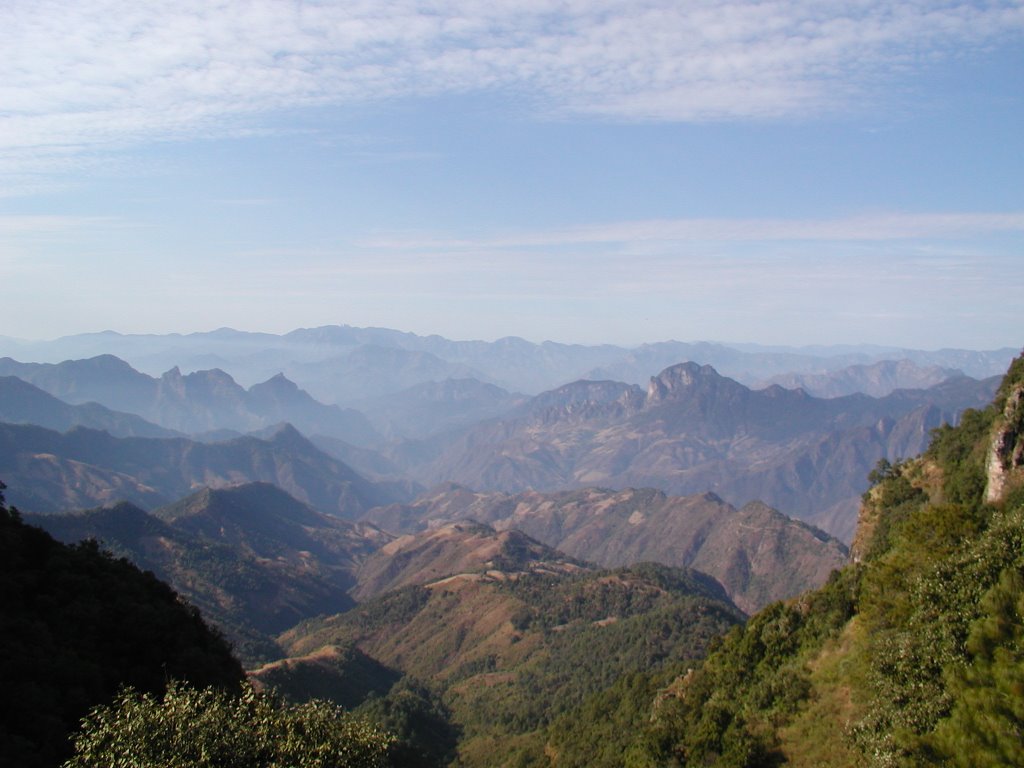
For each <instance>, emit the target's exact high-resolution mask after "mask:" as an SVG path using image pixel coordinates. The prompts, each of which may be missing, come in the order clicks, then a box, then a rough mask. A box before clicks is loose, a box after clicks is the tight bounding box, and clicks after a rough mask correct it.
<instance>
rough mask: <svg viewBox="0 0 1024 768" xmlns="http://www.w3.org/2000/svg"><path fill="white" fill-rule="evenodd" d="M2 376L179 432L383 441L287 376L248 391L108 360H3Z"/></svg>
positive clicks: (200, 376)
mask: <svg viewBox="0 0 1024 768" xmlns="http://www.w3.org/2000/svg"><path fill="white" fill-rule="evenodd" d="M0 376H16V377H18V378H20V379H22V380H24V381H27V382H29V383H31V384H34V385H35V386H37V387H39V388H40V389H42V390H44V391H46V392H49V393H50V394H51V395H53V396H54V397H57V398H60V399H62V400H64V401H65V402H67V403H71V404H78V403H84V402H89V401H93V402H96V403H100V404H102V405H105V406H107V407H108V408H117V409H118V410H121V411H128V412H130V413H134V414H137V415H139V416H142V417H143V418H145V419H148V420H149V421H152V422H154V423H155V424H159V425H161V426H163V427H166V428H167V429H169V430H173V431H176V432H178V433H185V434H197V433H203V432H208V431H211V430H236V431H238V432H250V431H253V430H257V429H261V428H263V427H267V426H270V425H272V424H277V423H280V422H285V421H287V422H290V423H292V424H294V425H295V426H296V427H298V428H299V429H301V430H303V431H306V432H310V433H312V432H317V433H320V434H324V435H328V436H332V437H337V438H342V439H345V440H347V441H348V442H350V443H354V444H357V445H369V444H376V443H379V442H380V440H381V438H380V436H379V435H378V434H377V433H376V432H375V431H374V429H373V427H372V426H370V423H369V422H368V421H367V420H366V418H365V417H364V416H363V415H362V414H361V413H359V412H358V411H354V410H352V409H342V408H339V407H338V406H336V405H324V404H323V403H319V402H317V401H316V400H314V399H313V398H312V397H311V396H310V395H309V393H307V392H305V391H303V390H302V389H300V388H299V387H298V386H297V385H296V384H295V383H294V382H292V381H290V380H289V379H288V378H286V377H285V376H284V375H283V374H281V373H278V374H276V375H275V376H272V377H271V378H269V379H268V380H266V381H264V382H262V383H259V384H254V385H253V386H251V387H250V388H249V389H248V390H246V389H244V388H243V387H241V386H240V385H239V384H237V383H236V382H235V380H234V379H233V378H232V377H231V376H230V375H229V374H227V373H225V372H224V371H222V370H220V369H217V368H214V369H210V370H201V371H196V372H194V373H190V374H187V375H183V374H182V373H181V370H180V369H179V368H178V366H174V367H173V368H171V369H170V370H168V371H166V372H165V373H164V374H163V375H162V376H160V378H153V377H151V376H147V375H146V374H144V373H140V372H139V371H137V370H135V369H134V368H132V367H131V366H130V365H129V364H128V363H126V362H125V361H124V360H121V359H119V358H117V357H114V356H113V355H109V354H107V355H99V356H97V357H93V358H88V359H84V360H65V361H64V362H61V363H56V364H49V363H19V362H17V361H16V360H12V359H11V358H2V359H0Z"/></svg>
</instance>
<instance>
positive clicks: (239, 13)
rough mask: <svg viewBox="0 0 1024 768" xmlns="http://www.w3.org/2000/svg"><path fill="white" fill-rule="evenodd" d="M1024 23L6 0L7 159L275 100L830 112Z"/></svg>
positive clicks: (970, 6) (716, 3)
mask: <svg viewBox="0 0 1024 768" xmlns="http://www.w3.org/2000/svg"><path fill="white" fill-rule="evenodd" d="M1022 29H1024V7H1022V5H1021V3H1020V2H1016V1H1014V0H1003V1H1000V0H988V1H985V2H956V1H955V0H954V1H953V2H950V1H949V0H919V1H918V2H913V3H895V2H889V1H883V0H862V1H861V2H856V3H852V2H851V3H820V2H815V1H814V0H774V1H772V2H761V3H751V2H735V1H734V0H631V1H630V2H621V1H620V2H617V1H615V0H587V2H583V1H582V0H495V1H494V2H489V3H482V2H476V1H475V0H435V1H434V2H431V3H422V2H416V1H415V0H390V1H389V0H383V1H381V2H370V1H369V0H350V1H349V2H344V3H334V2H326V3H306V2H297V0H244V1H243V0H224V2H218V3H209V2H206V0H181V2H176V3H164V4H157V3H139V2H129V1H128V0H83V2H77V3H66V2H57V1H56V0H50V1H49V2H47V1H46V0H43V1H42V2H32V3H29V2H24V1H23V0H14V2H10V3H6V4H4V6H3V7H2V8H0V50H3V51H4V55H3V57H0V168H2V169H4V170H6V171H8V172H11V171H12V170H16V169H18V168H20V167H24V166H26V165H29V166H44V167H45V166H48V165H49V166H54V167H59V166H60V165H62V164H66V163H67V162H69V160H68V158H69V157H74V156H77V155H80V154H87V153H89V152H96V151H100V150H104V149H107V148H117V147H120V146H123V145H124V144H126V143H131V142H135V141H142V140H151V139H168V138H176V137H192V136H211V135H230V134H231V133H232V132H235V131H240V130H247V129H249V128H251V127H252V126H253V125H254V124H255V125H258V123H259V120H258V116H259V115H260V114H262V113H267V112H272V111H275V110H280V109H290V108H296V107H303V106H309V105H331V104H333V105H337V104H348V103H356V102H367V101H375V100H380V99H390V98H395V97H401V96H407V95H418V96H422V95H430V94H438V93H452V92H477V91H487V90H491V89H504V90H514V91H516V92H518V93H520V94H522V95H524V96H525V101H526V102H527V103H529V104H532V105H533V108H534V109H536V110H538V111H541V112H544V113H546V114H556V115H571V114H581V113H582V114H593V115H600V116H605V117H611V118H617V119H627V120H672V121H694V120H717V119H750V118H766V117H769V118H770V117H779V116H792V115H808V114H819V113H821V112H823V111H832V110H835V109H838V108H841V107H842V106H843V105H844V104H846V103H848V102H849V100H850V99H856V98H859V97H860V96H861V95H863V94H865V93H870V92H872V91H873V89H874V88H876V87H877V86H878V85H879V83H880V82H882V81H883V80H884V79H885V78H886V77H887V76H888V75H889V74H890V73H891V72H893V71H894V70H898V69H901V68H913V67H916V66H918V65H919V64H920V63H921V62H926V61H928V60H930V59H932V58H934V57H942V56H945V55H948V52H949V51H957V50H961V51H962V50H967V49H969V48H970V47H971V46H978V45H985V44H988V43H990V42H992V41H993V40H995V39H997V38H999V37H1001V36H1006V35H1019V34H1020V33H1021V31H1022Z"/></svg>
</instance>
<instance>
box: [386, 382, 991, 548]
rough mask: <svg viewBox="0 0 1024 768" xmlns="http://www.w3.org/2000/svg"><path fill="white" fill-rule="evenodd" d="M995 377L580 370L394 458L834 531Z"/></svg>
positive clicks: (437, 472)
mask: <svg viewBox="0 0 1024 768" xmlns="http://www.w3.org/2000/svg"><path fill="white" fill-rule="evenodd" d="M997 385H998V379H997V378H995V377H993V378H992V379H988V380H985V381H977V380H974V379H970V378H967V377H959V378H956V379H950V380H948V381H946V382H943V383H942V384H940V385H938V386H936V387H933V388H931V389H928V390H898V391H896V392H893V393H891V394H890V395H888V396H886V397H885V398H871V397H868V396H866V395H849V396H846V397H842V398H832V399H822V398H813V397H811V396H810V395H808V394H806V393H805V392H802V391H800V390H786V389H783V388H782V387H779V386H772V387H769V388H768V389H764V390H751V389H749V388H747V387H746V386H744V385H742V384H740V383H739V382H736V381H734V380H732V379H730V378H728V377H724V376H721V375H720V374H719V373H718V372H717V371H715V370H714V368H712V367H711V366H706V365H705V366H701V365H698V364H696V363H692V362H690V363H682V364H679V365H675V366H672V367H670V368H667V369H665V370H664V371H662V372H661V373H660V374H658V375H657V376H654V377H651V379H650V381H649V384H648V388H647V391H646V393H645V392H644V391H643V390H641V389H640V388H639V387H636V386H635V385H628V384H623V383H618V382H593V381H580V382H575V383H573V384H569V385H565V386H563V387H560V388H558V389H556V390H553V391H551V392H546V393H543V394H541V395H539V396H537V397H535V398H532V399H531V400H529V401H527V402H526V403H524V404H523V405H522V406H520V407H518V408H517V409H515V410H513V411H511V412H510V413H508V414H507V415H506V416H505V417H502V418H499V419H495V420H491V421H488V422H484V423H481V424H480V425H478V426H477V427H475V428H473V429H471V430H468V431H467V432H465V433H463V434H462V435H461V436H458V437H456V438H454V439H452V440H451V441H449V442H448V443H446V444H444V445H441V446H437V447H435V448H434V449H433V452H430V453H426V454H424V455H423V456H422V457H417V456H416V455H415V454H410V455H409V456H407V457H406V456H401V455H397V454H396V456H395V458H396V460H397V459H401V461H403V462H404V463H405V466H406V468H407V471H409V472H410V474H412V475H413V476H414V477H415V478H416V479H417V480H419V481H420V482H421V483H422V484H423V485H424V486H427V487H431V486H434V485H437V484H439V483H442V482H456V483H459V484H461V485H465V486H467V487H470V488H479V489H489V490H499V491H505V492H509V493H515V492H519V491H523V490H527V489H533V490H539V491H555V490H562V489H572V488H580V487H585V486H601V487H609V488H627V487H654V488H659V489H661V490H663V491H665V492H666V493H671V494H675V495H687V494H693V493H702V492H705V491H708V490H711V491H713V492H714V493H716V494H718V495H719V496H721V497H723V498H725V499H726V500H727V501H730V502H731V503H733V504H737V505H742V504H745V503H746V502H747V501H749V500H751V499H761V500H763V501H765V502H766V503H768V504H769V505H771V506H773V507H775V508H778V509H784V510H785V511H786V512H787V513H788V514H792V515H795V516H797V517H800V518H802V519H805V520H808V521H809V522H812V523H814V524H815V525H818V526H819V527H821V528H824V529H825V530H828V531H830V532H832V533H834V534H836V535H838V536H840V537H842V538H849V537H850V536H852V532H853V527H854V525H855V521H856V510H857V505H858V503H859V496H860V494H861V493H862V492H863V491H864V490H865V488H866V477H867V474H868V472H869V471H870V469H871V468H872V467H873V466H874V464H875V463H876V462H877V461H878V459H880V458H889V459H890V460H892V459H894V458H897V457H900V456H911V455H916V454H917V453H918V452H920V450H922V449H923V448H924V446H925V445H927V440H928V434H929V430H930V429H932V428H934V427H937V426H939V425H940V424H941V423H943V422H953V421H955V419H956V416H957V414H958V413H960V412H961V411H962V410H963V409H964V408H967V407H972V406H978V405H983V404H984V403H986V402H988V401H989V400H990V399H991V397H992V393H993V392H994V391H995V388H996V386H997Z"/></svg>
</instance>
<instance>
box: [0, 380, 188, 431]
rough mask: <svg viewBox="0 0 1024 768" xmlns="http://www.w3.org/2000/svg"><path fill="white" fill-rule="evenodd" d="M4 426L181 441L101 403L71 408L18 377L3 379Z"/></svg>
mask: <svg viewBox="0 0 1024 768" xmlns="http://www.w3.org/2000/svg"><path fill="white" fill-rule="evenodd" d="M0 422H7V423H8V424H35V425H37V426H40V427H46V428H47V429H54V430H57V431H58V432H66V431H67V430H69V429H71V428H72V427H89V428H91V429H102V430H105V431H107V432H109V433H110V434H112V435H114V436H116V437H180V434H179V433H177V432H175V431H173V430H170V429H165V428H163V427H160V426H157V425H156V424H152V423H150V422H148V421H146V420H145V419H143V418H142V417H140V416H136V415H135V414H131V413H122V412H119V411H114V410H111V409H109V408H106V407H105V406H102V405H100V404H99V403H90V402H86V403H83V404H81V405H69V404H68V403H65V402H63V401H62V400H58V399H57V398H56V397H54V396H53V395H51V394H49V393H47V392H44V391H43V390H42V389H40V388H39V387H35V386H33V385H32V384H29V383H28V382H27V381H22V380H21V379H19V378H18V377H16V376H0Z"/></svg>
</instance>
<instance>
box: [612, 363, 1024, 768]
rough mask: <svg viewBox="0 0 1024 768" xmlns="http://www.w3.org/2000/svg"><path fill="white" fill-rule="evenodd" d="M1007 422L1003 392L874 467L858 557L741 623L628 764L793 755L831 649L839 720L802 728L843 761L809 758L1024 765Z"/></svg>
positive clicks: (1023, 576) (1020, 623) (1020, 506)
mask: <svg viewBox="0 0 1024 768" xmlns="http://www.w3.org/2000/svg"><path fill="white" fill-rule="evenodd" d="M1022 360H1024V358H1018V360H1017V361H1015V362H1014V365H1013V366H1012V367H1011V373H1010V374H1009V375H1008V376H1007V380H1006V381H1004V384H1003V387H1002V388H1001V389H1000V397H1001V398H1002V399H1003V400H1004V401H1005V400H1006V398H1008V397H1009V396H1010V394H1011V392H1012V391H1013V390H1012V387H1011V386H1009V385H1008V383H1007V382H1009V381H1010V380H1011V379H1012V378H1013V377H1014V376H1016V380H1015V382H1013V386H1014V387H1019V386H1020V383H1021V382H1022V381H1024V362H1022ZM1001 418H1002V417H1001V410H1000V407H999V403H998V402H997V403H996V404H995V406H993V407H989V408H987V409H984V410H981V411H968V412H966V413H965V414H964V415H963V417H962V419H961V423H960V425H959V426H957V427H942V428H940V429H938V430H935V431H934V433H933V441H932V444H931V447H930V448H929V449H928V451H927V452H926V454H925V456H924V457H923V458H922V459H920V460H914V461H909V462H896V463H893V464H890V463H889V462H883V463H880V464H879V466H878V467H876V470H875V471H874V472H873V473H872V475H871V481H872V482H873V483H874V484H875V487H874V488H873V489H872V490H871V491H870V492H869V493H868V494H866V495H865V504H866V505H868V508H869V511H873V512H876V513H877V515H876V516H874V517H871V518H870V519H871V520H872V524H873V528H872V530H873V535H872V538H871V540H870V541H868V542H867V544H866V553H867V554H866V556H865V557H864V558H863V564H862V565H850V566H847V568H845V569H844V570H843V571H842V572H840V573H839V574H838V575H835V576H834V577H833V579H832V580H831V581H830V582H829V584H828V585H826V586H825V587H824V588H823V589H821V590H819V591H817V592H815V593H812V594H811V595H809V596H805V597H804V598H801V599H800V600H799V601H794V602H792V603H790V604H788V605H775V606H770V607H768V608H767V609H765V610H764V611H762V612H761V613H759V614H757V615H756V616H754V617H752V618H751V620H750V621H749V622H748V624H747V625H746V626H745V627H743V628H742V629H736V630H733V632H732V633H730V635H729V636H728V637H727V638H726V639H725V640H724V642H723V643H722V644H721V646H720V648H718V649H717V650H716V651H715V652H714V653H712V654H710V655H709V657H708V658H707V659H706V660H705V662H704V663H703V665H702V666H701V667H700V668H698V669H697V670H696V671H693V672H691V673H690V674H689V675H687V676H686V677H684V678H683V679H681V680H680V681H677V682H676V683H674V684H673V685H672V686H669V688H668V691H667V693H666V694H664V695H663V700H662V703H661V704H660V706H659V707H658V709H657V712H658V716H657V717H656V719H655V721H654V724H653V726H652V727H651V728H649V729H647V731H646V732H645V733H644V735H643V737H642V738H641V739H640V740H639V741H638V742H637V744H636V745H634V747H633V749H632V750H631V752H630V753H629V754H630V757H631V761H632V762H631V764H632V765H634V766H655V765H687V766H690V765H717V766H761V765H771V764H772V763H773V761H775V760H782V759H785V758H787V757H788V756H789V754H788V753H787V752H786V747H787V744H786V743H785V741H784V739H785V738H786V737H785V732H786V729H787V728H789V727H790V726H792V725H793V724H794V723H795V722H796V721H797V719H798V718H800V717H802V716H803V713H805V712H821V711H822V710H815V709H813V706H812V705H813V703H814V701H815V700H816V698H817V697H818V696H819V694H821V693H822V691H823V689H819V688H816V687H815V686H816V685H817V684H818V682H816V681H818V680H819V679H818V678H816V677H815V673H814V665H815V664H817V663H819V662H820V661H821V660H822V659H823V658H825V654H826V653H828V654H831V656H829V657H828V658H830V659H835V658H836V657H837V656H838V657H839V658H841V664H837V663H836V662H835V661H832V662H830V663H832V664H833V667H831V668H836V669H837V668H839V667H841V668H842V670H843V672H842V680H841V684H842V686H843V687H844V693H843V696H842V697H841V698H842V699H843V701H844V702H845V704H844V706H845V709H844V711H843V719H842V720H839V719H836V720H835V721H833V722H831V723H829V724H828V725H827V727H824V728H822V727H821V725H820V724H814V727H813V728H812V727H810V726H808V725H807V724H806V720H803V721H801V722H803V723H804V724H805V725H804V726H803V727H802V728H800V729H798V731H796V732H799V733H801V734H803V735H805V736H806V735H810V734H813V736H814V737H815V738H819V739H829V740H832V741H835V742H836V743H837V744H838V743H841V744H842V745H843V749H842V750H834V751H835V753H836V755H837V756H836V758H835V759H836V763H832V762H829V758H828V757H825V762H822V756H823V755H826V756H827V755H828V750H827V748H826V749H821V748H818V749H815V750H804V753H805V754H813V755H815V756H816V762H815V763H814V764H815V765H832V764H836V765H840V764H841V765H852V764H857V765H867V766H893V767H896V766H924V765H933V764H934V765H956V766H975V765H979V766H996V765H1000V766H1002V765H1021V764H1024V748H1022V747H1021V744H1022V743H1024V742H1022V734H1024V673H1022V672H1021V669H1022V664H1024V597H1022V595H1024V496H1022V495H1021V494H1019V493H1016V494H1014V493H1011V495H1010V496H1009V497H1007V498H1006V499H1004V500H1003V501H1002V502H1001V503H999V504H996V505H990V504H986V503H985V501H984V491H985V458H986V455H987V452H988V447H989V445H990V441H991V439H992V435H993V430H994V429H995V428H996V427H1000V428H1002V427H1003V426H1005V425H1002V423H1001V421H1000V419H1001ZM1010 426H1011V427H1012V426H1013V425H1010ZM851 619H855V621H852V622H851ZM830 638H834V639H835V642H834V643H833V644H832V645H831V646H829V644H828V643H829V640H830ZM840 638H842V639H843V642H844V644H842V645H840V644H839V642H840ZM829 648H830V649H831V650H827V649H829ZM824 679H825V678H821V679H820V680H821V681H824ZM822 684H824V683H822ZM830 684H834V683H830ZM840 752H841V753H842V754H841V755H840V754H839V753H840Z"/></svg>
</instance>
